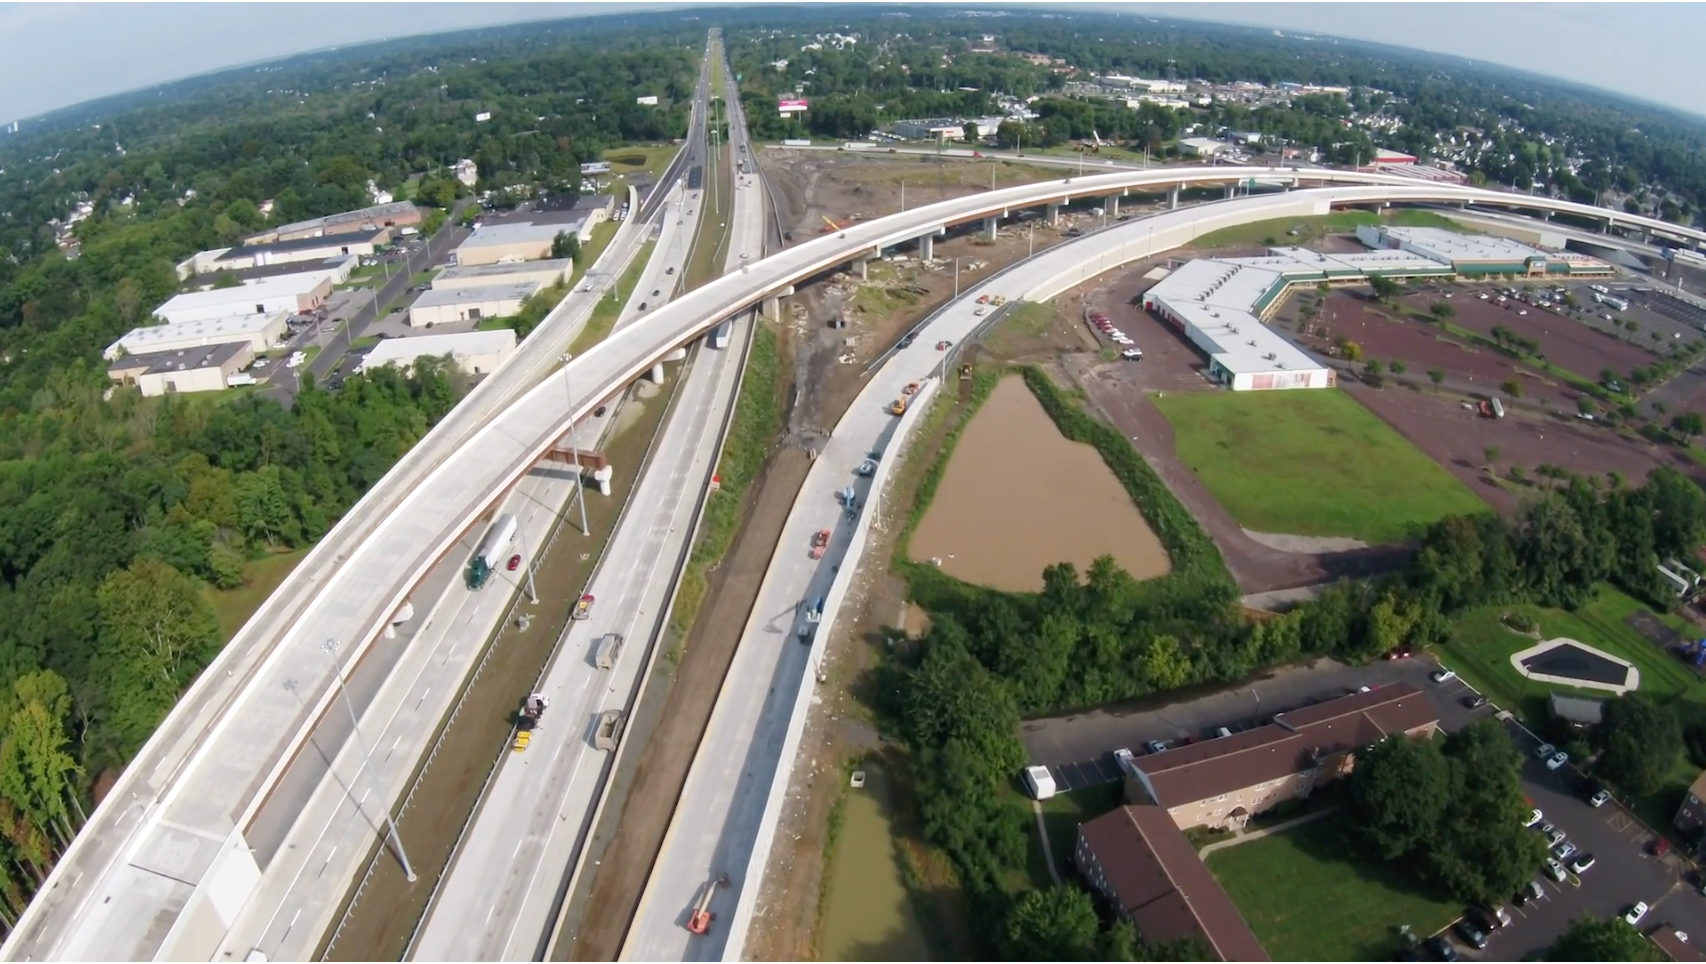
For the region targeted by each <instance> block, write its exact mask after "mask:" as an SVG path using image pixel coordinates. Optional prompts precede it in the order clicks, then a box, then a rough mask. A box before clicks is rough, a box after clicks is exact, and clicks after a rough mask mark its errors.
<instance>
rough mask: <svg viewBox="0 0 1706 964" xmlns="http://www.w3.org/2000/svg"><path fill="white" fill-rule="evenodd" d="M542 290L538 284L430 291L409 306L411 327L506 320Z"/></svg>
mask: <svg viewBox="0 0 1706 964" xmlns="http://www.w3.org/2000/svg"><path fill="white" fill-rule="evenodd" d="M539 288H540V284H539V282H537V281H514V282H510V283H508V284H487V285H473V286H470V287H467V288H430V289H428V290H426V291H423V292H421V296H420V297H419V298H416V299H415V303H414V304H412V305H410V306H409V327H410V328H431V327H432V326H433V325H444V324H450V323H452V322H458V321H479V320H481V319H482V318H507V317H509V316H510V315H513V314H515V313H516V312H518V311H520V310H521V303H522V302H523V301H526V300H527V299H528V298H530V297H532V295H533V293H534V292H536V291H538V290H539Z"/></svg>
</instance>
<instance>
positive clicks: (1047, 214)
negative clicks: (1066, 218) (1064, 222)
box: [1043, 202, 1060, 225]
mask: <svg viewBox="0 0 1706 964" xmlns="http://www.w3.org/2000/svg"><path fill="white" fill-rule="evenodd" d="M1043 218H1044V220H1046V221H1048V223H1049V224H1050V225H1056V224H1059V223H1060V204H1059V203H1057V202H1050V203H1048V204H1045V205H1043Z"/></svg>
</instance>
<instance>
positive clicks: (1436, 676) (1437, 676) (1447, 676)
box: [1428, 669, 1457, 683]
mask: <svg viewBox="0 0 1706 964" xmlns="http://www.w3.org/2000/svg"><path fill="white" fill-rule="evenodd" d="M1456 678H1457V674H1456V673H1454V672H1452V671H1451V670H1449V669H1442V670H1435V671H1434V672H1432V673H1429V674H1428V679H1431V680H1433V681H1434V682H1435V683H1449V682H1451V681H1452V680H1454V679H1456Z"/></svg>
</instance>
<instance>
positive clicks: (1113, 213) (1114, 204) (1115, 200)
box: [1102, 194, 1120, 219]
mask: <svg viewBox="0 0 1706 964" xmlns="http://www.w3.org/2000/svg"><path fill="white" fill-rule="evenodd" d="M1102 207H1103V208H1104V209H1105V210H1106V211H1107V212H1108V217H1110V218H1116V219H1117V218H1118V217H1119V216H1120V196H1119V195H1118V194H1115V195H1114V196H1112V197H1110V198H1108V199H1107V200H1106V201H1104V202H1102Z"/></svg>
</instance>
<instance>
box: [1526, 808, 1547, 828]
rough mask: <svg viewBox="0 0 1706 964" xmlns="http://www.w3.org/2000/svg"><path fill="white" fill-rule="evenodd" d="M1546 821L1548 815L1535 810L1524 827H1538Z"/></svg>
mask: <svg viewBox="0 0 1706 964" xmlns="http://www.w3.org/2000/svg"><path fill="white" fill-rule="evenodd" d="M1545 819H1546V814H1544V813H1541V812H1540V811H1539V810H1535V811H1534V812H1533V813H1531V814H1529V815H1528V822H1527V823H1525V824H1523V826H1525V827H1533V826H1537V825H1538V824H1539V823H1540V821H1542V820H1545Z"/></svg>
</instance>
